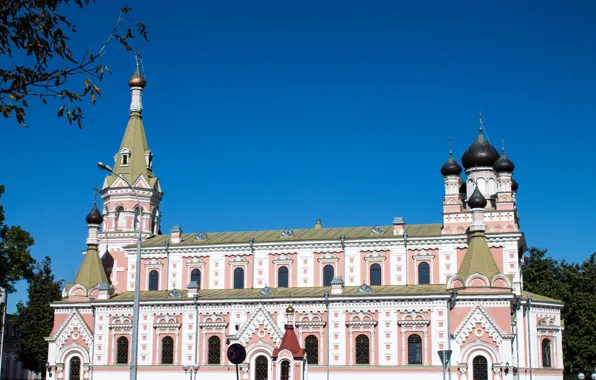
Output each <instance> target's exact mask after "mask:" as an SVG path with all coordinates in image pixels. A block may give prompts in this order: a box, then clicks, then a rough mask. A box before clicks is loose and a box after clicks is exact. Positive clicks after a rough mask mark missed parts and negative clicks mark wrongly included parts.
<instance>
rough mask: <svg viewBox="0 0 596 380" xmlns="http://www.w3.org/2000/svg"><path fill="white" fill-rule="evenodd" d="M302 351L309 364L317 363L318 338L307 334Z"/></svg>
mask: <svg viewBox="0 0 596 380" xmlns="http://www.w3.org/2000/svg"><path fill="white" fill-rule="evenodd" d="M304 351H306V361H307V362H308V364H309V365H317V364H319V339H318V338H317V337H316V336H314V335H309V336H307V337H306V339H304Z"/></svg>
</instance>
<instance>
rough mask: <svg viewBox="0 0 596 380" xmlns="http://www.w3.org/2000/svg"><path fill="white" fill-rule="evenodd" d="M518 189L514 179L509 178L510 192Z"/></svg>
mask: <svg viewBox="0 0 596 380" xmlns="http://www.w3.org/2000/svg"><path fill="white" fill-rule="evenodd" d="M518 187H519V184H518V183H517V181H516V180H515V178H511V190H512V191H517V188H518Z"/></svg>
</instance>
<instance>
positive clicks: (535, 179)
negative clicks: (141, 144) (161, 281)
mask: <svg viewBox="0 0 596 380" xmlns="http://www.w3.org/2000/svg"><path fill="white" fill-rule="evenodd" d="M157 4H158V3H157V2H147V1H140V0H139V1H136V0H127V1H111V2H105V3H104V2H102V5H101V6H99V5H97V4H95V5H92V6H89V7H88V8H86V9H84V10H82V11H81V10H77V9H75V8H68V11H67V13H68V15H69V17H71V19H72V20H73V21H74V22H75V23H76V24H77V26H78V33H77V34H76V36H75V37H74V39H73V48H75V49H79V51H81V50H84V49H85V48H87V47H91V48H92V49H96V48H97V47H98V46H100V45H101V44H102V43H103V41H104V40H105V38H106V37H107V36H108V35H109V33H110V31H111V29H112V27H113V24H114V23H115V20H116V18H117V16H118V10H119V7H120V6H124V5H127V6H130V7H132V8H133V9H134V11H133V13H132V14H131V17H132V18H136V19H141V20H143V21H144V22H145V23H146V24H147V27H148V29H149V35H150V41H149V42H148V43H142V42H141V41H136V45H135V47H140V48H141V52H142V54H143V57H144V68H145V72H146V76H147V81H148V85H147V88H146V91H145V97H144V107H145V114H144V116H145V117H144V121H145V128H146V131H147V137H148V140H149V145H150V149H151V150H152V151H153V152H154V154H155V160H154V168H155V171H156V174H157V175H158V176H159V177H160V179H161V182H162V186H163V189H164V191H165V197H164V201H163V203H162V212H163V215H164V219H163V222H164V224H163V231H164V233H167V232H169V230H170V227H171V226H172V225H181V226H182V229H183V230H184V231H186V232H198V231H207V232H208V231H222V230H229V231H235V230H253V229H275V228H286V227H288V228H300V227H309V226H313V225H314V223H315V219H317V218H321V219H322V220H323V225H324V226H356V225H376V224H381V225H383V224H390V223H391V221H392V219H393V217H394V216H403V217H404V218H405V220H406V222H407V223H431V222H440V221H441V201H442V195H443V183H442V178H441V175H440V173H439V169H440V167H441V165H442V164H443V162H444V161H445V160H446V158H447V156H448V149H449V143H448V140H449V138H450V137H451V138H453V148H454V152H455V155H456V156H457V157H458V158H459V157H461V154H462V153H463V151H464V150H465V149H466V148H467V147H468V146H469V145H470V144H471V143H472V141H473V140H474V138H475V137H476V134H477V128H478V119H477V114H478V111H479V110H482V112H483V119H484V123H485V126H486V129H487V132H488V136H489V138H490V140H491V142H493V144H494V145H495V146H497V147H498V146H499V145H500V136H501V133H504V134H505V140H506V150H507V152H508V155H509V156H510V158H511V159H512V160H513V161H514V162H515V164H516V172H515V178H516V179H517V181H518V182H519V184H520V190H519V194H518V208H519V214H520V223H521V227H522V229H523V231H524V232H525V233H526V238H527V241H528V245H530V246H538V247H543V248H548V249H549V252H550V254H551V255H553V256H555V257H557V258H566V259H568V260H582V259H583V258H585V257H587V256H588V255H589V254H590V253H592V252H594V251H595V250H596V249H595V247H594V240H593V239H592V238H591V237H592V234H593V231H594V223H593V214H594V212H595V211H596V207H595V206H594V202H593V201H592V196H591V195H592V194H593V189H594V186H595V185H596V181H595V178H594V170H593V162H594V155H593V153H592V152H593V147H592V145H593V139H594V127H593V124H594V112H593V109H594V104H595V102H596V95H595V90H594V89H596V73H595V70H594V67H596V55H595V51H594V41H595V38H596V24H594V23H593V18H594V15H595V13H596V3H594V2H590V1H583V2H580V1H546V2H545V1H524V2H519V1H498V2H497V1H483V2H477V1H459V2H438V1H415V2H413V1H367V2H364V1H325V2H321V1H300V2H290V1H283V2H280V1H256V2H246V1H200V2H187V1H172V2H168V6H164V5H163V3H159V6H158V5H157ZM0 62H2V65H6V62H7V59H6V58H0ZM105 64H106V65H107V66H109V67H110V69H111V70H112V71H113V74H112V75H110V76H108V77H107V78H106V79H105V83H104V84H103V85H102V86H101V87H102V89H103V98H102V99H101V100H100V101H98V103H97V104H96V105H95V107H93V108H91V107H90V105H89V104H88V107H87V109H86V112H87V114H86V116H87V118H86V120H85V125H84V128H83V130H79V129H77V128H76V127H69V126H67V125H65V121H64V120H62V119H58V118H56V110H57V108H58V107H59V104H57V103H54V104H50V105H47V106H44V107H40V108H36V109H35V110H32V111H31V112H30V114H29V115H28V123H29V125H30V128H29V129H24V128H21V127H19V126H18V125H17V124H16V123H15V122H14V120H8V119H0V123H1V125H2V128H3V131H4V132H3V133H4V137H3V139H2V142H1V143H0V144H1V147H2V149H0V160H1V161H2V162H4V165H3V166H2V175H1V177H0V182H1V183H3V184H5V185H6V190H7V192H6V194H5V196H4V198H3V200H2V202H3V203H4V205H5V212H6V217H7V222H8V223H9V224H19V225H22V226H23V227H24V228H26V229H27V230H29V231H30V232H31V233H32V234H33V236H34V237H35V240H36V245H35V247H34V248H33V249H32V252H33V254H34V255H35V257H37V258H42V257H43V256H45V255H50V256H51V257H52V260H53V266H54V270H55V272H56V275H57V277H59V278H63V279H65V280H67V281H70V280H72V279H73V278H74V275H75V274H76V271H77V269H78V266H79V264H80V262H81V261H82V259H83V257H82V255H81V250H83V249H84V248H85V236H86V225H85V216H86V214H87V212H88V211H89V210H90V208H91V207H92V204H93V188H94V186H95V185H96V184H97V185H98V186H100V185H101V183H102V179H103V174H102V173H101V172H100V171H99V170H98V169H97V168H96V166H95V163H96V162H97V161H106V162H112V157H113V155H114V154H115V153H116V151H117V149H118V147H119V144H120V139H121V137H122V135H123V133H124V128H125V126H126V122H127V116H128V106H129V102H130V94H129V89H128V87H127V79H128V77H129V76H130V75H131V74H132V72H133V70H134V58H133V57H132V55H130V54H126V53H125V52H124V51H123V49H122V48H121V47H120V46H118V45H116V44H114V45H110V48H109V50H108V52H107V54H106V56H105ZM78 80H79V81H80V82H79V83H76V82H75V83H76V85H78V86H81V87H82V83H83V80H84V78H79V79H78ZM10 297H11V301H12V302H11V304H14V302H16V300H17V299H23V298H25V297H26V284H21V285H20V286H19V292H18V293H17V294H16V295H11V296H10ZM11 309H12V310H14V307H12V308H11Z"/></svg>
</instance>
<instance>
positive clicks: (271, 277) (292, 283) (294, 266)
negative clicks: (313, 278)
mask: <svg viewBox="0 0 596 380" xmlns="http://www.w3.org/2000/svg"><path fill="white" fill-rule="evenodd" d="M281 256H282V254H280V253H272V254H269V256H268V257H267V259H268V260H269V273H268V276H267V284H268V285H269V286H270V287H278V284H277V271H278V270H279V268H281V267H287V268H288V276H289V279H288V280H289V281H288V282H289V283H288V286H289V287H290V288H295V287H297V286H298V267H299V266H300V265H299V263H298V254H297V253H289V254H285V256H288V257H289V258H290V259H291V260H292V263H291V264H275V263H274V261H275V260H278V259H280V257H281Z"/></svg>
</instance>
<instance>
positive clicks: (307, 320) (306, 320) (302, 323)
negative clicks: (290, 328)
mask: <svg viewBox="0 0 596 380" xmlns="http://www.w3.org/2000/svg"><path fill="white" fill-rule="evenodd" d="M298 318H300V320H299V321H297V322H296V323H295V324H296V326H297V327H324V326H325V325H326V324H327V322H325V321H323V319H322V318H321V316H320V315H317V314H314V313H313V312H312V311H311V312H309V313H308V314H302V315H298V316H297V318H296V319H298Z"/></svg>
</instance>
